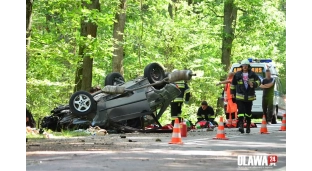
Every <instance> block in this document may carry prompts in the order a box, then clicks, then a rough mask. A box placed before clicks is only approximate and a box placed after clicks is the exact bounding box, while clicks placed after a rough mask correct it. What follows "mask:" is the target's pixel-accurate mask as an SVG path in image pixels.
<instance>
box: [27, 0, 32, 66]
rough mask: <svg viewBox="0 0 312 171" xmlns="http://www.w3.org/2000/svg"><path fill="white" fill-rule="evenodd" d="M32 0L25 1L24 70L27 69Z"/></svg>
mask: <svg viewBox="0 0 312 171" xmlns="http://www.w3.org/2000/svg"><path fill="white" fill-rule="evenodd" d="M33 3H34V1H33V0H26V69H27V68H28V62H29V52H28V48H29V45H30V34H31V21H32V7H33Z"/></svg>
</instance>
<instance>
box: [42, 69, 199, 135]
mask: <svg viewBox="0 0 312 171" xmlns="http://www.w3.org/2000/svg"><path fill="white" fill-rule="evenodd" d="M193 75H195V74H193V73H192V71H191V70H178V71H175V72H172V73H168V76H166V75H165V71H164V69H163V67H162V66H161V65H160V64H158V63H151V64H149V65H147V66H146V67H145V69H144V76H142V77H138V78H135V79H133V80H130V81H127V82H126V81H125V80H124V78H123V77H122V75H121V74H119V73H116V72H114V73H111V74H109V75H107V76H106V78H105V87H104V88H103V89H101V90H99V91H97V92H94V93H89V92H86V91H77V92H75V93H74V94H73V95H72V96H71V97H70V99H69V104H68V105H65V106H60V107H58V108H56V109H55V110H53V114H52V116H49V117H46V118H44V119H43V122H42V124H41V125H42V127H46V128H47V127H49V125H52V124H48V123H49V122H50V121H51V120H53V118H58V119H57V123H58V124H59V125H60V126H58V127H64V126H66V127H70V126H71V125H75V126H99V127H101V128H107V129H108V128H114V129H116V128H118V129H128V130H135V129H134V128H137V129H140V128H141V129H144V125H145V124H144V120H145V119H146V118H150V117H147V116H151V117H152V118H153V119H154V120H155V122H156V123H157V125H160V123H159V122H158V120H159V118H160V117H161V116H162V114H163V113H164V112H165V110H166V109H167V107H168V106H169V105H170V102H171V101H172V100H173V99H174V98H176V97H177V96H178V95H179V94H180V90H179V89H178V88H177V87H176V85H175V84H173V82H176V81H180V80H191V78H192V76H193ZM160 126H161V125H160ZM160 128H161V127H160Z"/></svg>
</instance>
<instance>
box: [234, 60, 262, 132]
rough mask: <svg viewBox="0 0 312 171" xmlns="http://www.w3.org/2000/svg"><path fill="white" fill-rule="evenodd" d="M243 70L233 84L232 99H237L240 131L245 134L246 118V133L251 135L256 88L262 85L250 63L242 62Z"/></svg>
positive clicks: (238, 73)
mask: <svg viewBox="0 0 312 171" xmlns="http://www.w3.org/2000/svg"><path fill="white" fill-rule="evenodd" d="M241 67H242V70H241V71H238V72H236V74H235V75H234V77H233V80H232V84H231V94H232V98H236V104H237V107H238V120H239V131H240V132H241V133H244V117H245V120H246V122H247V127H246V133H250V124H251V117H252V114H251V109H252V102H253V101H254V100H255V88H257V87H258V86H259V85H260V79H259V77H258V76H257V74H256V73H255V72H253V71H251V67H250V62H249V61H248V60H247V59H245V60H243V61H242V62H241Z"/></svg>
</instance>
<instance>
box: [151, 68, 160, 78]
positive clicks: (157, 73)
mask: <svg viewBox="0 0 312 171" xmlns="http://www.w3.org/2000/svg"><path fill="white" fill-rule="evenodd" d="M160 77H161V71H160V68H154V69H153V70H152V72H151V78H152V79H153V80H154V81H160V80H159V79H160Z"/></svg>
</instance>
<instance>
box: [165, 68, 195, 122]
mask: <svg viewBox="0 0 312 171" xmlns="http://www.w3.org/2000/svg"><path fill="white" fill-rule="evenodd" d="M174 71H176V70H173V71H172V72H174ZM175 84H176V86H177V87H178V88H179V89H180V91H181V93H180V95H179V96H178V97H176V98H175V99H174V100H173V101H172V102H171V103H170V107H171V108H170V109H171V120H172V125H174V121H175V119H176V118H179V122H181V114H182V105H183V102H184V103H186V104H188V103H189V100H190V96H191V93H190V88H189V86H188V85H187V83H186V82H185V81H179V82H175Z"/></svg>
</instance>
